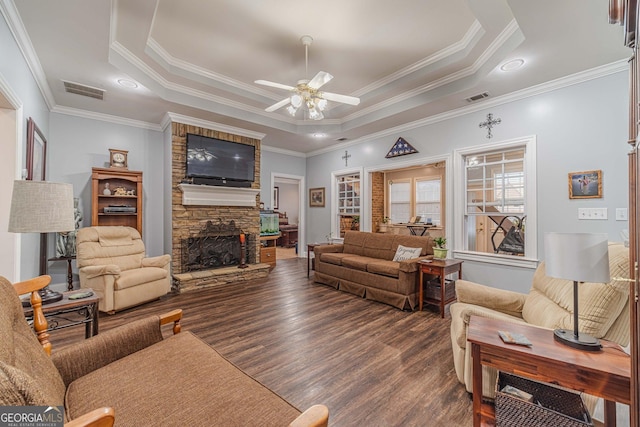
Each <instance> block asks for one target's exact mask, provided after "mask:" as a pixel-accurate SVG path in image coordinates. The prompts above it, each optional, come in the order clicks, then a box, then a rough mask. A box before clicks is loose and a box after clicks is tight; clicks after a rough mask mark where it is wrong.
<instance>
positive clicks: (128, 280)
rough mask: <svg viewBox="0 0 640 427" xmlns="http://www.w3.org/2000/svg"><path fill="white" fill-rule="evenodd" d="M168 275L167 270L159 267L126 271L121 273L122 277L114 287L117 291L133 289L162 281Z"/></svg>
mask: <svg viewBox="0 0 640 427" xmlns="http://www.w3.org/2000/svg"><path fill="white" fill-rule="evenodd" d="M168 274H169V273H168V272H167V270H165V269H164V268H158V267H145V268H136V269H133V270H126V271H123V272H122V273H120V277H119V278H118V279H117V280H116V282H115V285H114V287H115V289H116V290H122V289H127V288H132V287H134V286H138V285H142V284H143V283H149V282H154V281H156V280H162V279H164V278H166V277H167V275H168Z"/></svg>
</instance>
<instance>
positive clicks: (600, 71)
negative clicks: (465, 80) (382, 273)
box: [307, 59, 629, 157]
mask: <svg viewBox="0 0 640 427" xmlns="http://www.w3.org/2000/svg"><path fill="white" fill-rule="evenodd" d="M628 70H629V63H628V61H627V60H626V59H625V60H620V61H616V62H612V63H610V64H606V65H603V66H600V67H595V68H592V69H590V70H585V71H581V72H579V73H575V74H571V75H569V76H565V77H561V78H559V79H555V80H551V81H549V82H545V83H541V84H539V85H535V86H531V87H528V88H526V89H522V90H519V91H516V92H512V93H509V94H506V95H502V96H499V97H496V98H489V99H486V100H484V101H479V102H477V103H474V104H472V105H467V106H464V107H461V108H457V109H455V110H450V111H446V112H444V113H440V114H436V115H433V116H429V117H425V118H424V119H420V120H416V121H413V122H410V123H405V124H403V125H400V126H396V127H393V128H390V129H385V130H383V131H380V132H376V133H372V134H370V135H365V136H362V137H360V138H357V139H354V140H352V141H348V142H344V143H341V144H337V145H332V146H331V147H327V148H322V149H320V150H315V151H310V152H308V153H307V157H313V156H317V155H320V154H325V153H329V152H332V151H336V150H343V149H345V148H348V147H351V146H354V145H357V144H361V143H363V142H367V141H371V140H374V139H378V138H384V137H387V136H395V135H398V134H399V133H402V132H406V131H409V130H413V129H416V128H419V127H423V126H428V125H432V124H434V123H438V122H442V121H445V120H450V119H453V118H456V117H460V116H464V115H466V114H470V113H474V112H477V111H482V110H485V109H487V108H491V107H496V106H498V105H502V104H507V103H510V102H515V101H519V100H521V99H525V98H529V97H532V96H536V95H541V94H543V93H546V92H551V91H554V90H559V89H562V88H565V87H568V86H573V85H576V84H580V83H585V82H588V81H590V80H594V79H598V78H601V77H606V76H609V75H611V74H616V73H620V72H628Z"/></svg>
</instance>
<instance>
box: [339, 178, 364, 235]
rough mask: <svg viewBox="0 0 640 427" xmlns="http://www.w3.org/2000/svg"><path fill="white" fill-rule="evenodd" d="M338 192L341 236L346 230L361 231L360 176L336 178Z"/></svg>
mask: <svg viewBox="0 0 640 427" xmlns="http://www.w3.org/2000/svg"><path fill="white" fill-rule="evenodd" d="M336 184H337V191H338V224H339V227H340V228H339V236H340V237H344V233H345V231H346V230H359V229H360V174H359V173H355V174H349V175H342V176H338V177H336Z"/></svg>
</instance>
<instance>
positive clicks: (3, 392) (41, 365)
mask: <svg viewBox="0 0 640 427" xmlns="http://www.w3.org/2000/svg"><path fill="white" fill-rule="evenodd" d="M0 301H3V309H2V310H0V362H2V366H3V368H2V369H1V371H2V374H0V377H1V379H0V387H1V388H0V405H10V404H12V403H11V401H14V400H15V399H18V400H24V402H25V403H24V404H27V405H29V404H38V405H47V406H59V405H62V402H63V400H64V383H63V382H62V378H61V377H60V373H59V372H58V370H57V369H56V367H55V366H54V365H53V362H52V361H51V359H50V357H49V356H48V355H47V353H45V351H44V350H43V348H42V345H40V342H39V341H38V339H37V338H36V335H35V334H34V333H33V329H32V328H31V326H29V324H28V323H27V321H26V319H25V317H24V312H23V311H22V305H21V303H20V298H18V295H17V294H16V291H15V289H14V288H13V285H12V284H11V283H10V282H9V281H8V280H7V279H5V278H4V277H0ZM36 389H37V390H36ZM4 399H8V401H7V402H5V400H4ZM29 402H30V403H29Z"/></svg>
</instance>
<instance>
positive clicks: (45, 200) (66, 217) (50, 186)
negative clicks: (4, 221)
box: [9, 181, 76, 233]
mask: <svg viewBox="0 0 640 427" xmlns="http://www.w3.org/2000/svg"><path fill="white" fill-rule="evenodd" d="M75 228H76V227H75V220H74V214H73V186H72V185H71V184H63V183H57V182H47V181H14V182H13V195H12V196H11V212H10V213H9V231H10V232H13V233H50V232H67V231H72V230H75Z"/></svg>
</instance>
